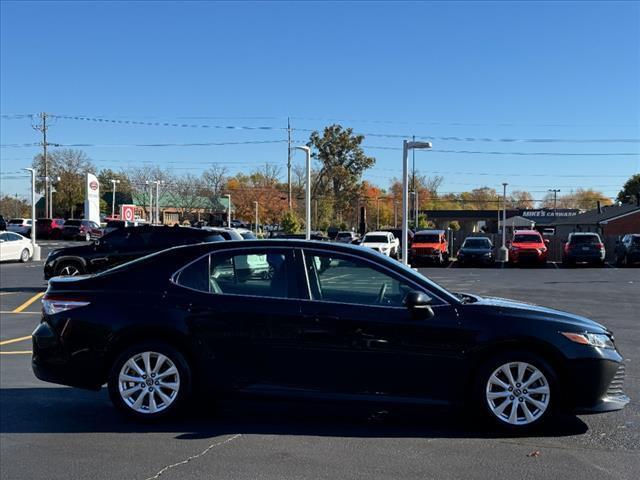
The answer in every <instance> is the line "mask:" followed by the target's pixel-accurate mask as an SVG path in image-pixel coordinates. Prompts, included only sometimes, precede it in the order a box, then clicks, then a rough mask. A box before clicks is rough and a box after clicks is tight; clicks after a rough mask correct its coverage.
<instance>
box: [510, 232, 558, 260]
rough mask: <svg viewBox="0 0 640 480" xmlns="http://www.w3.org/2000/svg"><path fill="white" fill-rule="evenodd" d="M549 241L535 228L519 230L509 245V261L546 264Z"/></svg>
mask: <svg viewBox="0 0 640 480" xmlns="http://www.w3.org/2000/svg"><path fill="white" fill-rule="evenodd" d="M548 243H549V240H546V239H543V238H542V235H540V233H539V232H536V231H535V230H517V231H516V232H515V233H514V234H513V238H512V239H511V242H510V245H509V263H511V264H513V265H516V264H519V265H520V264H524V263H532V264H536V265H544V264H546V263H547V245H548Z"/></svg>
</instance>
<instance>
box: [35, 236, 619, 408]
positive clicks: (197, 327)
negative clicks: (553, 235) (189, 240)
mask: <svg viewBox="0 0 640 480" xmlns="http://www.w3.org/2000/svg"><path fill="white" fill-rule="evenodd" d="M233 248H236V249H240V250H251V249H255V248H280V249H285V250H286V251H290V256H289V257H288V261H289V262H290V265H292V266H295V267H297V268H296V270H295V272H296V276H297V277H296V278H294V279H292V284H291V288H292V289H293V290H292V293H294V296H295V298H288V299H275V298H270V299H265V298H259V297H250V296H241V295H212V294H208V293H202V292H196V291H193V290H190V289H188V288H185V287H181V286H178V285H176V284H174V283H173V282H172V281H171V280H170V279H171V277H172V275H173V274H174V272H176V271H178V270H179V269H180V268H181V267H183V266H185V265H187V264H188V263H189V262H191V261H193V260H195V259H197V258H199V257H201V256H202V255H204V254H207V253H210V252H216V251H218V250H226V249H233ZM303 250H305V251H306V250H313V251H325V252H326V251H329V252H333V253H337V254H343V255H351V256H357V257H359V258H362V259H365V260H367V261H369V262H372V263H376V264H379V265H382V267H383V268H385V269H387V270H388V271H389V274H390V275H392V276H397V277H402V278H403V279H404V280H406V281H407V282H408V283H410V284H412V285H414V286H415V288H416V289H418V290H421V291H424V292H426V293H427V294H428V295H429V296H430V297H431V298H433V302H432V309H433V312H434V316H433V318H429V319H416V318H415V317H412V316H411V315H409V312H408V311H407V309H406V308H404V307H387V306H369V307H367V306H363V305H349V304H332V303H331V302H325V301H315V300H310V297H309V291H308V289H307V288H308V287H307V283H306V278H305V273H304V269H303V268H301V267H302V264H301V262H302V260H301V258H302V255H301V252H302V251H303ZM47 295H53V296H56V295H64V296H71V297H73V298H81V299H85V300H86V301H89V302H90V304H89V305H88V306H86V307H82V308H77V309H74V310H69V311H67V312H63V313H60V314H53V315H43V318H42V322H41V324H40V325H39V327H38V328H37V329H36V330H35V331H34V334H33V343H34V345H33V352H34V353H33V369H34V372H35V374H36V376H38V378H40V379H43V380H47V381H51V382H54V383H62V384H68V385H73V386H78V387H84V388H93V389H98V388H100V386H101V385H102V384H104V383H105V381H106V378H107V372H108V370H109V368H110V365H111V362H112V361H113V359H114V357H115V356H116V355H117V353H118V352H119V351H121V350H122V349H123V348H125V347H126V346H128V345H130V344H131V343H132V342H135V341H139V340H141V339H149V338H154V339H161V340H164V341H167V342H169V343H171V344H172V345H174V346H176V347H177V348H178V349H180V350H181V351H182V352H183V353H184V354H185V355H186V357H187V359H188V360H189V362H190V363H191V365H192V368H193V370H194V378H195V379H197V381H198V384H199V385H200V386H202V387H207V388H209V389H213V390H215V391H247V392H253V393H269V394H281V395H312V396H327V395H333V396H337V397H338V398H360V399H370V400H380V399H383V400H391V401H404V402H406V401H409V402H417V403H425V404H433V405H459V404H462V403H463V402H464V401H465V399H466V398H467V395H468V393H469V389H470V386H471V384H472V382H473V379H474V374H475V371H476V368H477V367H478V366H479V365H480V364H481V363H482V361H483V360H484V359H486V358H488V357H489V356H491V355H493V354H495V353H497V352H500V351H505V350H513V349H519V350H525V351H532V352H535V353H537V354H539V355H541V356H543V357H544V358H545V359H546V360H547V361H548V362H549V363H550V364H552V365H553V366H554V368H555V369H556V371H557V375H558V376H559V379H560V384H561V385H562V389H561V392H562V394H561V396H562V399H561V404H562V405H563V407H564V408H566V409H569V410H573V411H580V412H589V411H591V412H596V411H603V410H608V409H618V408H622V406H624V404H625V403H626V402H627V401H628V399H626V400H625V399H624V398H622V399H618V400H615V399H614V400H613V401H609V403H607V401H608V400H607V399H606V398H605V397H606V390H607V387H608V385H609V384H610V382H611V380H612V378H613V376H614V375H615V373H616V370H617V369H618V367H619V365H620V364H621V362H622V357H621V356H620V354H619V353H618V352H617V351H616V350H614V349H600V348H593V347H588V346H585V345H579V344H576V343H573V342H571V341H569V340H567V339H566V338H565V337H563V336H562V335H560V334H559V332H561V331H569V332H591V333H604V334H608V333H609V332H607V330H606V329H605V327H603V326H602V325H600V324H598V323H596V322H593V321H591V320H589V319H587V318H584V317H580V316H577V315H573V314H570V313H565V312H560V311H557V310H553V309H549V308H545V307H537V306H533V305H528V304H524V303H519V302H512V301H509V300H505V299H495V298H481V297H475V296H472V295H462V296H460V297H458V296H456V295H453V294H450V293H448V292H446V291H444V290H442V289H441V288H440V287H438V286H437V285H435V284H433V283H432V282H430V281H428V280H427V279H426V278H424V277H422V276H421V275H420V274H418V273H416V272H413V271H412V270H410V269H408V268H407V267H404V266H403V265H401V264H400V263H398V262H395V261H393V260H390V259H388V258H385V257H383V256H382V255H380V254H377V253H375V252H373V251H371V252H370V251H368V250H362V249H359V248H356V247H350V246H347V245H337V244H327V243H322V242H305V241H287V240H268V241H262V240H255V241H253V242H251V243H250V246H247V244H246V243H244V244H243V243H242V242H225V243H218V244H206V245H205V244H202V245H195V246H189V247H177V248H173V249H170V250H167V251H164V252H160V253H157V254H155V255H154V256H150V257H147V258H144V259H142V260H140V261H138V262H134V263H132V264H130V265H125V266H122V267H119V268H116V269H113V270H109V271H107V272H104V273H102V274H99V275H93V276H85V277H73V278H56V279H53V280H51V281H50V282H49V288H48V290H47ZM212 367H214V368H212ZM89 373H90V374H89ZM616 402H617V403H616Z"/></svg>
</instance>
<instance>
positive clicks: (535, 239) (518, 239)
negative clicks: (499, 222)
mask: <svg viewBox="0 0 640 480" xmlns="http://www.w3.org/2000/svg"><path fill="white" fill-rule="evenodd" d="M541 241H542V240H540V236H539V235H516V236H515V237H513V243H540V242H541Z"/></svg>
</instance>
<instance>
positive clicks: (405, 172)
mask: <svg viewBox="0 0 640 480" xmlns="http://www.w3.org/2000/svg"><path fill="white" fill-rule="evenodd" d="M431 147H432V145H431V142H409V141H407V140H403V142H402V263H404V264H405V265H408V264H409V262H408V255H409V248H408V244H407V243H408V241H409V233H408V231H409V150H415V149H418V148H421V149H422V148H431Z"/></svg>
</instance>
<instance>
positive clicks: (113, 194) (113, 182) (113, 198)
mask: <svg viewBox="0 0 640 480" xmlns="http://www.w3.org/2000/svg"><path fill="white" fill-rule="evenodd" d="M109 181H110V182H111V185H112V186H113V187H112V189H111V218H112V219H113V216H114V215H115V212H116V183H120V180H117V179H113V178H112V179H111V180H109Z"/></svg>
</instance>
